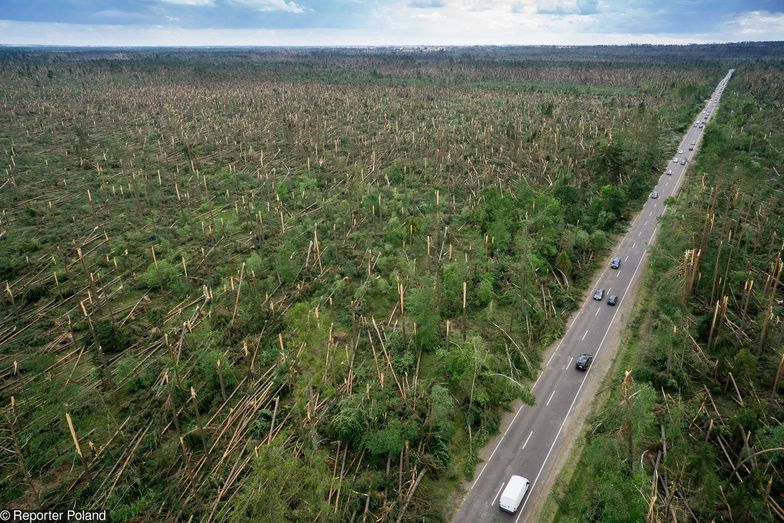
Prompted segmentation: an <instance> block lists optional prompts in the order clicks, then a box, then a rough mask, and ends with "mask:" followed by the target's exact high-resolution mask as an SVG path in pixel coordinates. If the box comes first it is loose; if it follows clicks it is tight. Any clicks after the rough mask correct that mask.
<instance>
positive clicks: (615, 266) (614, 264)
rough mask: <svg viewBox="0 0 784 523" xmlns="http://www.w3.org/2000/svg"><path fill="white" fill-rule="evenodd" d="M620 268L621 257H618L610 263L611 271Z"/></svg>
mask: <svg viewBox="0 0 784 523" xmlns="http://www.w3.org/2000/svg"><path fill="white" fill-rule="evenodd" d="M620 267H621V257H620V256H616V257H615V258H613V259H612V261H611V262H610V268H611V269H620Z"/></svg>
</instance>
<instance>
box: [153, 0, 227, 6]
mask: <svg viewBox="0 0 784 523" xmlns="http://www.w3.org/2000/svg"><path fill="white" fill-rule="evenodd" d="M160 1H161V2H163V3H165V4H175V5H194V6H202V5H215V0H160Z"/></svg>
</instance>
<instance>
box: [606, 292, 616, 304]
mask: <svg viewBox="0 0 784 523" xmlns="http://www.w3.org/2000/svg"><path fill="white" fill-rule="evenodd" d="M607 305H611V306H613V307H615V306H616V305H618V296H616V295H615V294H610V295H609V296H607Z"/></svg>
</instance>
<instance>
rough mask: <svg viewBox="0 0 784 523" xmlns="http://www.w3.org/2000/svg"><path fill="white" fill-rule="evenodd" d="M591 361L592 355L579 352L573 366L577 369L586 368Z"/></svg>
mask: <svg viewBox="0 0 784 523" xmlns="http://www.w3.org/2000/svg"><path fill="white" fill-rule="evenodd" d="M592 361H593V356H591V355H590V354H580V355H579V356H577V362H576V363H575V364H574V368H575V369H577V370H588V367H590V365H591V362H592Z"/></svg>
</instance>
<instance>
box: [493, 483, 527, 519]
mask: <svg viewBox="0 0 784 523" xmlns="http://www.w3.org/2000/svg"><path fill="white" fill-rule="evenodd" d="M530 484H531V482H530V481H528V480H527V479H526V478H524V477H523V476H512V477H511V478H509V483H507V485H506V488H505V489H504V491H503V493H502V494H501V499H500V500H499V502H498V505H499V506H500V507H501V510H503V511H505V512H509V513H510V514H514V513H515V512H517V509H518V508H520V503H521V502H522V501H523V498H524V497H525V493H526V492H528V486H529V485H530Z"/></svg>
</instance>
